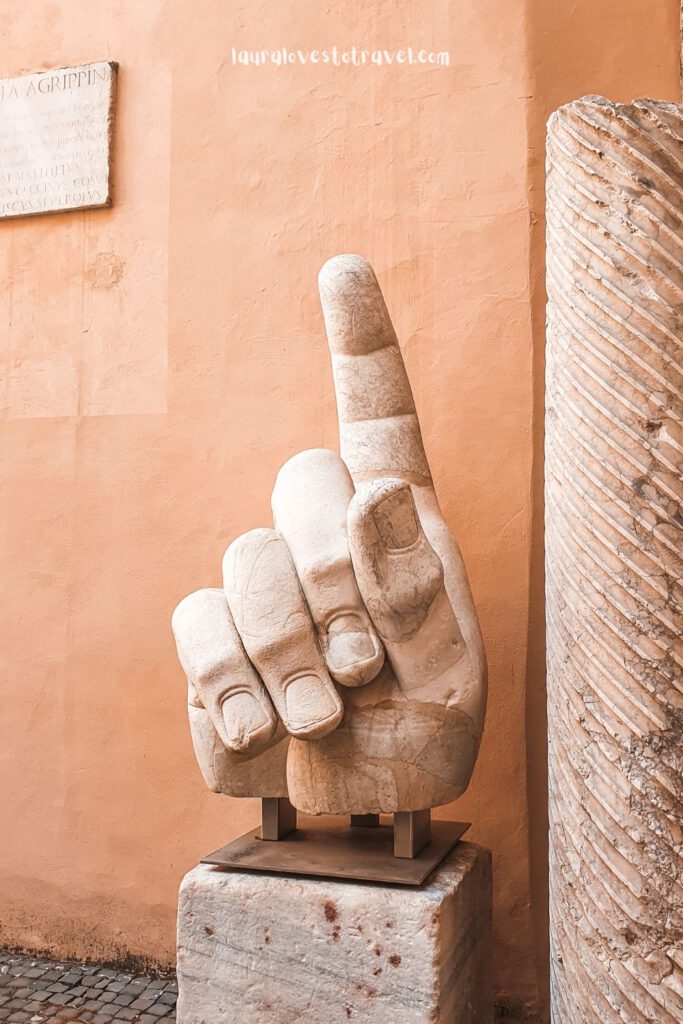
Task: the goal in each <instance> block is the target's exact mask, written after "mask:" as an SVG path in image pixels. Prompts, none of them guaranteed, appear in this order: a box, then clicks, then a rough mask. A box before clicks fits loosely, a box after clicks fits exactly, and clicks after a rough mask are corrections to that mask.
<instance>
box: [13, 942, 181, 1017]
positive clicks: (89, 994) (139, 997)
mask: <svg viewBox="0 0 683 1024" xmlns="http://www.w3.org/2000/svg"><path fill="white" fill-rule="evenodd" d="M177 994H178V986H177V984H176V981H175V978H174V977H155V976H153V975H148V974H126V973H121V972H117V971H112V970H109V968H104V967H98V966H97V965H96V964H73V963H64V962H59V963H55V962H53V961H50V960H38V959H33V958H32V957H23V956H18V955H17V954H16V953H8V952H3V951H2V950H0V1021H2V1024H4V1022H5V1021H7V1022H8V1024H15V1021H16V1024H43V1022H47V1021H50V1022H51V1024H66V1022H67V1021H69V1022H71V1024H110V1022H113V1024H119V1022H123V1021H132V1022H133V1024H157V1022H159V1024H170V1022H171V1021H173V1022H175V1004H176V997H177Z"/></svg>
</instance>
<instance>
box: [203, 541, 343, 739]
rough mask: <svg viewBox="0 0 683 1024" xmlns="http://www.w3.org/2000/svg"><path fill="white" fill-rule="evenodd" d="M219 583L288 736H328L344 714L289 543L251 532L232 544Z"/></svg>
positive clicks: (251, 658)
mask: <svg viewBox="0 0 683 1024" xmlns="http://www.w3.org/2000/svg"><path fill="white" fill-rule="evenodd" d="M223 581H224V587H225V593H226V597H227V599H228V604H229V607H230V610H231V612H232V615H233V618H234V621H235V626H236V627H237V630H238V632H239V634H240V637H241V639H242V643H243V644H244V648H245V650H246V652H247V654H248V655H249V658H250V660H251V661H252V663H253V665H254V666H255V668H256V669H257V671H258V672H259V674H260V676H261V679H262V680H263V682H264V684H265V686H266V688H267V690H268V692H269V694H270V696H271V698H272V701H273V704H274V705H275V708H276V709H277V712H278V714H279V716H280V718H281V719H282V721H283V723H284V725H285V727H286V728H287V730H288V731H289V732H290V733H291V735H292V736H297V737H298V738H299V739H312V738H316V737H319V736H326V735H327V734H328V733H329V732H332V730H333V729H335V728H336V727H337V725H338V724H339V722H340V721H341V719H342V717H343V715H344V706H343V704H342V702H341V700H340V697H339V694H338V693H337V691H336V689H335V686H334V683H333V682H332V680H331V679H330V676H329V673H328V671H327V669H326V667H325V663H324V661H323V658H322V654H321V652H320V648H319V646H318V642H317V639H316V635H315V630H314V627H313V623H312V621H311V617H310V614H309V612H308V608H307V607H306V602H305V600H304V595H303V593H302V591H301V587H300V586H299V580H298V578H297V575H296V571H295V569H294V565H293V563H292V560H291V557H290V554H289V551H288V549H287V545H286V544H285V542H284V540H282V538H281V537H279V536H278V534H277V533H275V531H274V530H251V531H250V532H249V533H245V534H243V535H242V536H241V537H238V538H237V540H236V541H233V543H232V544H231V545H230V547H229V548H228V550H227V551H226V553H225V558H224V559H223Z"/></svg>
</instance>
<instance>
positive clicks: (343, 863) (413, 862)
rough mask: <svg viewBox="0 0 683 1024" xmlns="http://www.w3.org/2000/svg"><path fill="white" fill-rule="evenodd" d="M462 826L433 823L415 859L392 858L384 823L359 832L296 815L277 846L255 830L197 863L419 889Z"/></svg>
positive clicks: (336, 821) (330, 820) (390, 834)
mask: <svg viewBox="0 0 683 1024" xmlns="http://www.w3.org/2000/svg"><path fill="white" fill-rule="evenodd" d="M469 827H470V826H469V822H464V821H433V822H432V836H431V841H430V842H429V843H428V844H427V846H425V847H424V849H423V850H421V851H420V853H418V855H417V856H416V857H412V858H401V857H394V830H393V828H392V826H391V825H389V824H383V823H382V824H380V825H379V827H378V828H363V827H358V826H354V827H353V828H352V827H350V826H349V824H348V818H341V817H333V816H331V815H330V816H325V817H323V818H317V817H313V816H311V815H307V814H300V815H299V818H298V825H297V829H296V832H292V833H290V835H288V836H286V838H284V839H280V840H279V841H278V842H269V841H267V840H264V839H260V838H259V833H260V829H257V828H255V829H253V830H252V831H251V832H247V834H246V835H244V836H241V837H240V838H239V839H235V841H234V842H232V843H228V845H227V846H224V847H222V848H221V849H220V850H216V852H215V853H210V854H209V855H208V856H207V857H203V858H202V864H213V865H215V866H217V867H221V868H236V869H238V870H240V871H266V872H268V873H269V874H285V875H316V876H321V877H323V878H348V879H356V880H357V881H362V882H389V883H390V884H392V885H420V884H421V883H422V882H424V880H425V878H426V877H427V875H429V874H431V872H432V871H433V870H434V868H435V867H436V866H437V865H438V864H440V863H441V861H442V860H443V859H444V857H445V856H446V854H447V853H450V851H451V850H452V849H453V847H454V846H455V844H456V843H457V842H458V840H459V839H460V838H461V836H462V835H464V833H465V832H466V831H467V829H468V828H469Z"/></svg>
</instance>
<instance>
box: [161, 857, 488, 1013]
mask: <svg viewBox="0 0 683 1024" xmlns="http://www.w3.org/2000/svg"><path fill="white" fill-rule="evenodd" d="M490 929H491V865H490V857H489V854H488V853H487V852H486V851H485V850H482V849H480V848H479V847H477V846H473V845H472V844H471V843H459V844H458V845H457V846H456V847H455V849H454V850H453V852H452V853H451V854H450V855H449V856H448V857H447V858H446V859H445V860H444V861H443V862H442V863H441V865H440V866H439V867H438V868H437V870H436V871H435V872H434V873H433V874H432V875H430V877H429V878H428V879H427V881H426V882H425V883H424V884H423V885H422V886H420V887H419V888H418V889H412V888H402V887H400V886H385V885H377V884H370V885H368V884H364V883H358V882H341V881H329V880H327V879H323V878H317V879H316V878H295V877H291V876H289V877H283V876H274V875H259V874H255V873H254V874H247V873H243V872H236V871H219V870H216V869H215V868H210V867H204V866H200V867H198V868H195V869H194V870H193V871H190V873H189V874H188V875H186V876H185V879H184V881H183V884H182V886H181V889H180V901H179V907H178V988H179V996H178V1010H177V1013H178V1024H236V1022H239V1024H295V1022H296V1024H349V1022H351V1024H353V1022H354V1021H356V1022H357V1024H361V1022H362V1024H491V1022H492V1016H493V1012H492V1007H491V997H490V991H489V986H488V968H489V964H490V960H491V933H490Z"/></svg>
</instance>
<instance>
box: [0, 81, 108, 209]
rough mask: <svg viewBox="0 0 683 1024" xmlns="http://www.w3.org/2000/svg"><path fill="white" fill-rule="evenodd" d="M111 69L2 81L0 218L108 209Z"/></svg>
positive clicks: (0, 105)
mask: <svg viewBox="0 0 683 1024" xmlns="http://www.w3.org/2000/svg"><path fill="white" fill-rule="evenodd" d="M116 72H117V65H116V64H113V63H109V62H107V61H101V62H99V63H97V64H83V65H81V66H80V67H74V68H58V69H56V70H53V71H41V72H39V73H37V74H33V75H22V76H21V77H20V78H3V79H0V218H1V217H26V216H31V215H34V214H37V213H49V212H51V211H55V210H78V209H85V208H88V207H95V206H111V186H110V164H111V142H112V128H113V117H114V97H115V93H116Z"/></svg>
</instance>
